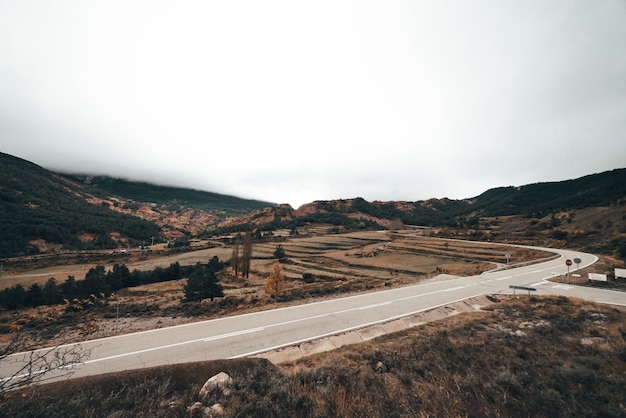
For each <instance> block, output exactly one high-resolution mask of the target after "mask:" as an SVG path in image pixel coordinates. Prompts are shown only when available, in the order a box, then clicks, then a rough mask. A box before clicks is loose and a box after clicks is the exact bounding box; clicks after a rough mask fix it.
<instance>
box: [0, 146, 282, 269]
mask: <svg viewBox="0 0 626 418" xmlns="http://www.w3.org/2000/svg"><path fill="white" fill-rule="evenodd" d="M0 166H1V167H2V170H0V222H2V225H3V226H2V234H0V258H6V257H15V256H24V255H31V254H38V253H42V252H60V251H64V250H83V249H85V250H94V249H111V248H119V247H123V248H124V247H130V246H139V245H147V244H150V243H151V242H152V241H153V237H154V240H155V241H156V242H159V241H170V240H175V239H176V238H180V237H189V236H194V235H198V234H200V233H202V232H203V231H205V230H207V229H210V228H212V227H214V226H216V225H217V224H219V222H220V221H222V220H224V219H226V218H227V217H229V216H236V215H241V214H242V213H247V212H249V211H250V210H253V209H257V208H260V207H263V206H272V204H271V203H268V202H259V201H251V200H246V199H238V198H236V197H233V196H225V195H219V194H215V193H205V192H198V191H194V190H188V189H176V188H171V187H169V188H168V187H160V186H154V185H148V184H145V183H133V182H128V181H124V180H119V179H110V178H105V177H98V178H95V181H94V178H88V177H84V178H82V179H81V178H79V177H74V178H71V177H68V176H63V175H60V174H58V173H54V172H51V171H49V170H46V169H44V168H42V167H40V166H38V165H36V164H33V163H31V162H28V161H25V160H23V159H20V158H17V157H14V156H11V155H8V154H3V153H0ZM88 179H89V180H88ZM133 195H136V197H133Z"/></svg>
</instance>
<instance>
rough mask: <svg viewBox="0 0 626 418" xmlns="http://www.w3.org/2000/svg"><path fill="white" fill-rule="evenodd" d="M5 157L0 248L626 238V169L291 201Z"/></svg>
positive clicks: (24, 251) (4, 252)
mask: <svg viewBox="0 0 626 418" xmlns="http://www.w3.org/2000/svg"><path fill="white" fill-rule="evenodd" d="M0 162H1V163H2V167H3V170H2V171H1V172H0V220H1V221H2V222H3V233H2V234H0V257H13V256H19V255H28V254H36V253H40V252H58V251H61V250H76V249H110V248H116V247H128V246H133V245H145V244H148V243H150V242H152V237H155V238H154V239H155V240H157V241H161V242H162V241H169V242H173V241H175V240H177V239H181V241H182V242H184V241H185V240H186V239H188V238H191V237H208V236H215V235H220V234H224V233H233V232H238V231H250V230H255V229H256V230H261V231H273V230H276V229H281V228H288V229H292V230H294V229H295V230H297V229H298V228H300V227H302V226H304V225H308V224H320V223H323V224H330V225H332V226H334V228H335V229H336V230H337V231H341V230H345V229H381V228H385V229H395V228H400V227H402V226H403V225H414V226H429V227H436V228H437V229H438V231H440V232H442V233H445V234H447V235H449V236H453V235H457V234H458V233H459V232H458V230H460V229H462V230H463V232H462V234H464V235H468V234H470V235H471V236H472V237H473V238H476V239H509V237H510V238H515V239H516V240H518V241H519V240H520V239H524V238H527V237H533V239H535V240H539V241H541V240H542V239H544V238H545V239H548V238H549V239H554V240H560V241H561V242H559V243H557V244H563V243H565V244H567V240H572V239H576V240H578V241H577V242H579V241H584V240H583V239H582V238H583V237H584V236H585V233H586V232H589V231H592V232H593V231H598V230H599V229H601V230H602V232H603V234H599V233H596V234H595V236H594V239H593V244H594V245H595V246H596V247H600V248H604V247H607V248H610V247H612V248H618V247H621V246H622V244H621V243H622V241H624V242H626V237H625V236H624V233H626V227H624V226H623V224H624V219H623V218H624V217H626V214H624V209H623V208H624V204H625V202H626V169H618V170H613V171H607V172H604V173H599V174H592V175H589V176H585V177H581V178H579V179H575V180H568V181H563V182H552V183H537V184H531V185H526V186H521V187H501V188H496V189H491V190H488V191H486V192H485V193H483V194H481V195H479V196H477V197H474V198H471V199H462V200H452V199H445V198H444V199H429V200H422V201H416V202H380V201H374V202H368V201H366V200H364V199H362V198H359V197H357V198H354V199H341V200H332V201H315V202H311V203H309V204H306V205H303V206H301V207H300V208H298V209H297V210H295V209H293V208H292V207H291V206H289V205H275V204H272V203H269V202H262V201H255V200H246V199H240V198H237V197H234V196H225V195H219V194H216V193H209V192H201V191H196V190H189V189H181V188H173V187H163V186H156V185H152V184H147V183H138V182H130V181H127V180H122V179H113V178H110V177H94V176H87V175H84V176H76V175H74V176H69V175H59V174H57V173H53V172H50V171H48V170H45V169H44V168H42V167H39V166H37V165H35V164H32V163H30V162H28V161H24V160H22V159H19V158H16V157H13V156H10V155H7V154H1V153H0ZM608 207H611V208H614V209H615V208H617V209H615V210H612V211H608V212H607V213H608V214H609V215H606V213H605V216H609V217H608V218H603V219H601V220H597V219H595V218H594V217H593V216H591V215H589V216H586V215H585V216H576V213H582V212H584V211H590V210H596V212H598V210H599V209H598V208H608ZM504 217H507V218H511V217H517V218H519V219H521V220H520V221H518V222H517V224H516V225H517V226H516V227H514V228H513V229H512V228H506V227H503V224H502V219H503V218H504ZM599 224H602V225H604V227H603V228H599V227H598V225H599ZM507 234H509V235H507ZM498 237H499V238H498ZM615 240H617V241H615ZM584 244H585V245H587V246H589V245H591V242H585V243H584ZM624 245H626V244H624Z"/></svg>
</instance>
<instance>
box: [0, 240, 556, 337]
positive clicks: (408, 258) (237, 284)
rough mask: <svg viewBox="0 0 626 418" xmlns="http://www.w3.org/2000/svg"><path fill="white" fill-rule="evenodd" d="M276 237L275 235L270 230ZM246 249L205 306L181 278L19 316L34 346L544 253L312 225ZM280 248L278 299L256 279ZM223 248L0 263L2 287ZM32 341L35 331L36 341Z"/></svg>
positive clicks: (436, 276)
mask: <svg viewBox="0 0 626 418" xmlns="http://www.w3.org/2000/svg"><path fill="white" fill-rule="evenodd" d="M279 236H280V234H279ZM278 239H279V241H266V242H261V243H255V244H254V245H253V259H252V262H251V273H250V276H249V277H248V278H242V277H235V276H234V271H233V269H232V268H230V267H228V268H226V270H225V271H223V272H222V273H221V276H220V280H221V283H222V285H223V286H224V293H225V297H224V298H220V299H217V300H216V301H215V302H213V303H211V302H209V301H208V300H207V301H204V302H203V303H182V302H181V301H182V299H183V296H184V294H183V286H184V285H185V284H186V279H181V280H171V281H166V282H161V283H156V284H149V285H142V286H137V287H132V288H127V289H123V290H121V291H119V292H117V294H116V295H115V296H114V297H112V298H109V299H108V300H107V301H106V302H105V303H103V304H101V305H98V306H94V307H93V308H90V309H87V310H85V311H83V312H81V313H80V315H77V314H72V313H67V312H65V311H64V305H58V306H56V307H40V308H36V309H30V310H27V311H24V312H22V314H24V315H28V316H29V318H31V319H30V322H29V324H30V328H29V329H30V330H32V332H34V333H39V334H41V333H42V332H43V333H44V339H43V341H41V340H40V339H39V342H38V343H39V344H51V343H55V342H59V341H64V342H66V341H71V340H78V339H83V338H96V337H105V336H110V335H114V334H115V332H118V333H127V332H134V331H139V330H144V329H149V328H156V327H165V326H170V325H175V324H180V323H184V322H189V321H193V320H196V319H197V318H214V317H219V316H223V315H232V314H238V313H245V312H250V311H253V310H260V309H266V308H267V307H268V305H270V306H271V307H276V306H278V305H286V304H297V303H306V302H307V301H310V300H313V299H319V298H325V297H337V296H340V295H345V294H349V293H354V292H363V291H369V290H374V289H382V288H386V287H397V286H403V285H407V284H412V283H417V282H419V281H423V280H445V279H446V278H448V277H450V276H451V275H456V276H461V275H476V274H480V273H482V272H484V271H487V270H490V269H494V268H502V267H503V266H504V265H505V264H504V263H505V262H506V258H505V254H507V253H508V254H510V260H511V263H521V262H529V261H533V260H540V259H543V258H546V257H550V256H551V254H549V253H544V252H539V251H533V250H528V249H522V248H518V247H513V246H503V245H496V244H484V243H476V242H470V241H458V240H443V239H433V238H429V237H425V236H423V235H421V234H420V233H416V232H415V231H402V232H396V233H390V232H376V231H363V232H351V233H345V234H328V233H326V231H325V230H324V229H322V228H316V229H313V230H309V231H308V235H304V234H303V236H299V237H289V238H287V237H280V238H278ZM277 245H282V247H283V248H284V250H285V254H286V259H285V260H283V261H282V263H281V267H282V272H283V274H284V276H285V290H284V292H283V294H282V295H280V296H279V297H278V298H270V297H269V296H268V295H266V294H265V291H264V288H263V283H264V281H265V279H266V278H267V276H268V275H269V273H270V271H271V269H272V264H273V263H274V261H276V258H275V257H274V255H273V253H274V251H275V250H276V247H277ZM231 254H232V248H231V247H230V246H227V245H220V246H215V247H213V248H207V249H201V250H196V251H185V252H167V251H162V252H152V253H145V252H144V253H114V254H104V255H101V256H99V259H98V260H95V261H94V260H91V261H90V262H84V263H80V264H62V265H51V264H50V260H46V265H45V266H40V265H37V264H36V263H35V264H33V263H24V265H22V266H13V267H9V268H7V267H6V266H5V270H4V274H3V278H2V284H3V286H11V285H12V284H15V283H17V282H20V283H23V285H24V286H27V283H33V282H38V283H40V284H43V283H45V281H46V280H48V279H49V278H50V277H55V278H56V280H57V283H59V284H60V283H62V282H63V281H64V280H65V279H66V277H67V275H74V276H75V277H76V278H77V279H82V278H83V277H84V275H85V273H86V272H87V271H88V270H89V269H90V268H92V267H94V266H95V265H97V264H102V265H105V267H106V269H107V270H109V269H111V268H112V266H113V264H115V263H119V264H121V263H124V264H126V266H127V267H128V268H129V269H130V270H131V271H132V270H134V269H138V270H152V269H154V268H156V267H161V268H166V267H168V266H169V265H170V264H171V263H174V262H178V263H180V264H181V265H191V264H195V263H197V262H202V263H206V262H207V261H208V260H209V259H211V257H213V256H218V257H219V258H220V260H223V261H229V259H230V257H231ZM305 274H306V275H307V276H308V280H306V281H305V280H304V279H303V276H304V275H305ZM14 320H15V313H14V312H4V313H2V314H0V331H2V332H8V331H9V329H10V326H11V324H12V323H13V322H14ZM40 336H41V335H40Z"/></svg>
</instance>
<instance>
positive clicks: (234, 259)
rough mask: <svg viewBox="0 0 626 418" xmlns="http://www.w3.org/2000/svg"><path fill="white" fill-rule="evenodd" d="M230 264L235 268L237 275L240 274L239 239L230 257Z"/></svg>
mask: <svg viewBox="0 0 626 418" xmlns="http://www.w3.org/2000/svg"><path fill="white" fill-rule="evenodd" d="M230 265H231V266H232V267H233V270H235V277H238V276H239V241H237V242H235V245H234V246H233V254H232V256H231V257H230Z"/></svg>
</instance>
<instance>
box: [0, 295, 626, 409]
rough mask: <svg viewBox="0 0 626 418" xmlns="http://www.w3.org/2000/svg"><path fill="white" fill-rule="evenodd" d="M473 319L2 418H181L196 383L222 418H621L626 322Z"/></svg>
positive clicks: (234, 363) (79, 384)
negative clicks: (224, 386) (207, 384)
mask: <svg viewBox="0 0 626 418" xmlns="http://www.w3.org/2000/svg"><path fill="white" fill-rule="evenodd" d="M494 301H495V302H496V303H494V304H492V305H490V306H488V307H486V308H484V309H483V310H481V311H478V312H472V313H464V314H460V315H457V316H454V317H451V318H447V319H445V320H441V321H436V322H430V323H428V324H425V325H422V326H419V327H415V328H411V329H408V330H405V331H401V332H398V333H394V334H389V335H386V336H382V337H379V338H376V339H373V340H370V341H368V342H365V343H361V344H358V345H350V346H344V347H342V348H340V349H338V350H335V351H332V352H326V353H321V354H316V355H314V356H310V357H304V358H301V359H299V360H297V361H295V362H291V363H286V364H281V365H273V364H271V363H270V362H268V361H267V360H262V359H241V360H222V361H214V362H205V363H196V364H183V365H179V366H167V367H162V368H156V369H148V370H140V371H132V372H126V373H118V374H115V375H103V376H97V377H94V378H90V379H77V380H70V381H69V382H62V383H53V384H48V385H43V386H39V387H35V388H32V389H29V390H25V391H22V392H15V393H12V394H11V395H10V396H8V397H5V398H4V399H3V401H2V402H1V403H0V415H3V416H14V417H34V416H65V417H119V418H124V417H189V416H201V412H202V409H199V410H197V411H196V412H195V413H193V412H190V411H189V410H188V407H189V406H190V405H192V404H193V403H194V402H197V401H199V400H200V397H199V395H198V391H199V388H200V387H201V386H202V384H203V383H204V381H205V380H206V379H207V378H209V377H211V376H213V375H215V374H217V373H218V372H221V371H224V372H226V373H228V374H229V375H231V376H232V377H233V385H232V392H231V393H230V394H224V393H223V392H222V391H220V390H216V391H213V392H211V393H210V395H209V397H208V399H206V400H204V401H203V402H204V405H206V406H210V405H212V404H214V403H219V404H221V405H222V406H223V408H224V411H223V416H224V417H331V416H332V417H429V416H446V417H447V416H481V417H503V416H506V417H528V416H533V417H566V416H568V417H569V416H606V417H621V416H625V415H626V392H625V391H624V390H623V388H624V385H625V384H626V313H625V312H623V311H618V310H616V309H613V308H610V307H607V306H602V305H595V304H590V303H585V302H580V301H575V300H569V299H566V298H556V297H546V298H535V297H533V298H528V297H513V296H507V297H503V296H501V297H499V298H498V299H495V300H494Z"/></svg>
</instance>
